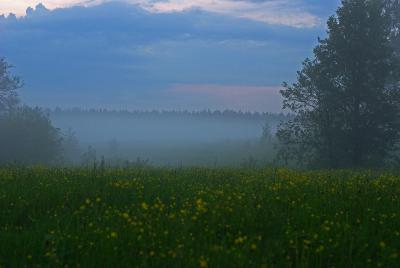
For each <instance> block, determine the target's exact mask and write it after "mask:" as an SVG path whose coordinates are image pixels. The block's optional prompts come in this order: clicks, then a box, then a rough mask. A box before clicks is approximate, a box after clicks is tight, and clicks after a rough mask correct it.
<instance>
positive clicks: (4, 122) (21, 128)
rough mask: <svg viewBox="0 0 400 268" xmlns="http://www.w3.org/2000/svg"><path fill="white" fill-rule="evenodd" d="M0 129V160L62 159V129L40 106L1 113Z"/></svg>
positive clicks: (45, 161)
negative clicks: (54, 123)
mask: <svg viewBox="0 0 400 268" xmlns="http://www.w3.org/2000/svg"><path fill="white" fill-rule="evenodd" d="M0 129H1V132H0V148H1V150H0V164H5V163H9V162H14V161H16V162H18V163H21V164H55V163H57V162H58V161H59V160H60V159H59V157H60V155H61V151H62V139H61V135H60V131H59V130H58V129H56V128H54V127H53V125H52V124H51V121H50V119H49V117H48V115H47V114H45V113H44V112H43V111H42V110H41V109H39V108H30V107H27V106H23V107H18V108H15V109H13V110H12V111H10V112H9V113H7V114H6V115H1V116H0Z"/></svg>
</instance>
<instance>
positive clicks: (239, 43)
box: [0, 1, 324, 111]
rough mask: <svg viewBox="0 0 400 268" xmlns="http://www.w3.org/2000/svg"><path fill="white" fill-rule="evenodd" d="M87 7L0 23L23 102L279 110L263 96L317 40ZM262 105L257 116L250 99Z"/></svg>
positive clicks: (229, 20)
mask: <svg viewBox="0 0 400 268" xmlns="http://www.w3.org/2000/svg"><path fill="white" fill-rule="evenodd" d="M181 2H185V1H181ZM205 2H207V1H205ZM216 2H218V1H216ZM238 2H242V1H238ZM249 2H250V1H249ZM258 2H260V3H261V2H262V3H264V2H266V3H268V2H271V1H258ZM273 2H276V1H273ZM282 2H285V1H282ZM157 3H158V2H155V4H157ZM207 3H208V2H207ZM86 4H87V5H88V6H87V7H82V6H75V7H70V8H63V9H55V10H47V9H46V8H45V7H43V6H38V7H37V8H36V9H30V10H29V12H28V13H29V14H28V15H27V16H25V17H23V18H19V19H15V18H10V17H9V18H1V17H0V51H1V56H5V57H6V58H7V59H8V60H9V61H10V62H11V63H12V64H13V65H15V66H16V69H15V71H16V72H17V73H18V74H20V75H21V76H23V78H24V80H25V84H26V87H25V88H24V89H23V92H22V95H23V97H24V100H25V101H26V102H28V103H31V104H38V105H42V106H50V107H54V106H63V107H73V106H85V107H88V106H89V107H112V108H128V109H136V108H139V109H154V108H159V109H163V108H167V109H172V108H179V107H182V108H185V109H186V108H190V107H192V108H196V109H201V108H210V106H212V107H213V108H214V107H215V108H217V107H218V104H219V105H220V106H219V107H221V108H235V109H237V108H238V107H239V108H240V109H245V110H265V111H272V110H274V111H276V110H277V109H278V108H276V107H279V106H280V105H272V104H271V105H270V103H279V102H280V99H279V97H278V96H277V94H275V95H268V94H269V93H268V90H267V91H263V90H264V89H268V88H275V89H276V88H277V87H279V85H280V84H281V83H282V81H284V80H289V81H290V80H293V79H294V77H295V74H296V70H297V69H298V68H299V67H300V64H301V61H302V60H303V59H304V58H305V57H307V56H309V55H310V54H311V52H312V47H313V46H314V44H315V42H316V38H317V36H318V35H323V34H324V28H322V27H313V28H296V27H290V26H285V25H271V24H267V23H264V22H259V21H255V20H249V19H246V18H238V17H236V16H231V15H221V14H220V13H218V12H209V11H206V10H204V9H203V8H202V9H196V8H188V9H186V8H182V9H181V11H179V12H170V11H168V12H167V11H163V12H155V11H154V10H150V11H149V8H156V7H157V8H158V9H160V8H161V7H162V5H160V3H158V5H154V6H150V7H146V8H143V7H142V6H138V5H132V4H128V3H121V2H111V3H103V4H100V5H94V4H97V3H94V2H87V3H86ZM177 85H179V87H177ZM185 85H186V86H187V88H188V90H183V88H184V87H185ZM210 85H212V86H210ZM193 88H196V90H195V91H193ZM229 88H231V89H232V91H230V90H229ZM172 89H175V90H172ZM178 89H179V90H178ZM189 89H190V90H189ZM262 89H263V90H262ZM213 90H215V92H214V91H213ZM260 90H261V91H260ZM200 91H203V92H202V93H200ZM240 91H243V94H239V92H240ZM224 94H225V95H226V96H225V97H222V95H224ZM249 94H250V95H252V96H253V97H251V96H249ZM257 96H258V97H257ZM260 96H262V97H260ZM266 98H269V99H268V101H265V103H266V104H265V108H264V109H263V108H262V104H260V102H257V101H256V100H257V99H259V100H260V99H263V100H265V99H266ZM241 102H242V104H240V103H241ZM252 102H253V104H252ZM229 103H231V105H230V106H229ZM211 104H212V105H211ZM272 106H273V107H272Z"/></svg>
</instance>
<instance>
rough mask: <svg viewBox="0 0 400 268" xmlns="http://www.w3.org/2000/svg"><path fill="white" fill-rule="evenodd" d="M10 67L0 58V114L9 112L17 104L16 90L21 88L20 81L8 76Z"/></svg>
mask: <svg viewBox="0 0 400 268" xmlns="http://www.w3.org/2000/svg"><path fill="white" fill-rule="evenodd" d="M10 68H11V65H9V64H8V63H7V62H6V61H5V60H4V59H3V58H0V113H1V112H6V111H10V110H11V109H13V108H15V107H16V105H17V104H18V94H17V90H18V89H19V88H21V87H22V82H21V80H20V79H19V78H18V77H16V76H13V75H11V74H10Z"/></svg>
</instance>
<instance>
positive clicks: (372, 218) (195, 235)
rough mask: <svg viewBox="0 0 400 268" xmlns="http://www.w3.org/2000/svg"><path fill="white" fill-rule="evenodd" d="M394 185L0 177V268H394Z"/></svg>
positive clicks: (186, 172) (190, 174) (263, 175)
mask: <svg viewBox="0 0 400 268" xmlns="http://www.w3.org/2000/svg"><path fill="white" fill-rule="evenodd" d="M399 263H400V177H397V176H395V175H392V174H390V173H378V172H369V171H309V172H302V171H290V170H286V169H272V168H271V169H260V170H247V169H242V170H241V169H207V168H182V169H179V168H150V167H149V168H147V167H144V168H128V169H123V168H121V169H117V168H113V169H97V170H95V169H84V168H44V167H35V168H16V167H9V168H2V169H0V267H399Z"/></svg>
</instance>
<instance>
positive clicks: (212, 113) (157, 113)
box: [46, 107, 292, 122]
mask: <svg viewBox="0 0 400 268" xmlns="http://www.w3.org/2000/svg"><path fill="white" fill-rule="evenodd" d="M46 112H47V113H48V114H50V115H52V116H67V115H68V116H118V117H142V118H152V117H153V118H154V117H157V118H167V117H168V118H171V117H173V118H176V117H180V118H186V119H198V118H203V119H218V120H220V119H235V120H254V121H263V122H284V121H287V120H289V119H290V118H292V115H290V114H288V113H283V112H281V113H267V112H264V113H260V112H249V111H235V110H222V111H220V110H200V111H186V110H184V111H175V110H151V111H147V110H132V111H129V110H112V109H83V108H68V109H62V108H59V107H57V108H55V109H46Z"/></svg>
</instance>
